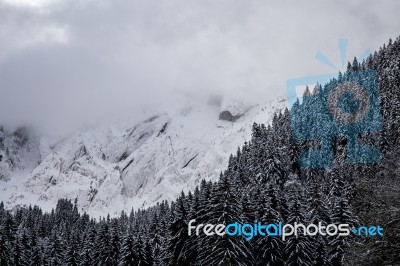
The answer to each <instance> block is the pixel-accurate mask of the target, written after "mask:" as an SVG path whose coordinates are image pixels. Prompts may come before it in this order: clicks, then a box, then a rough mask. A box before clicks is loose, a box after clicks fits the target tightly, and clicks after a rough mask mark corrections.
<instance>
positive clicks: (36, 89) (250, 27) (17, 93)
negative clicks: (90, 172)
mask: <svg viewBox="0 0 400 266" xmlns="http://www.w3.org/2000/svg"><path fill="white" fill-rule="evenodd" d="M349 2H351V3H349ZM399 11H400V1H398V0H393V1H388V0H384V1H376V0H374V1H337V0H335V1H320V0H316V1H310V0H307V1H298V0H297V1H267V0H259V1H258V0H252V1H249V0H197V1H191V0H141V1H139V0H113V1H105V0H98V1H96V0H75V1H72V0H71V1H67V0H0V124H1V123H13V124H15V123H23V122H31V123H37V122H43V121H46V122H51V123H54V121H58V122H60V121H66V120H67V119H71V118H75V117H79V119H82V118H83V117H85V118H88V119H89V118H92V116H93V114H103V113H107V112H109V111H111V110H113V111H114V112H115V113H123V114H127V113H130V114H133V115H134V114H135V113H136V112H138V110H143V109H151V110H161V109H162V108H164V106H165V105H171V104H175V103H176V102H181V101H182V99H190V98H196V99H197V98H198V97H200V96H204V95H207V94H210V93H221V94H224V95H230V96H233V97H246V100H247V98H248V99H249V100H254V99H257V100H258V101H260V102H266V101H268V100H269V99H271V98H274V97H276V96H277V95H285V82H286V80H287V79H288V78H293V77H299V76H304V75H316V74H325V73H332V72H334V71H335V69H333V68H330V67H329V66H326V65H324V64H323V63H321V62H320V61H318V60H316V59H315V54H316V53H317V51H321V52H323V53H324V54H325V55H326V56H327V57H328V58H330V59H331V60H332V62H333V63H334V64H337V65H338V66H340V65H341V64H340V53H339V48H338V39H340V38H347V39H348V41H349V43H348V44H349V46H348V59H350V58H352V57H353V56H358V55H361V54H362V53H363V52H364V51H365V50H367V49H371V50H375V49H377V48H379V47H380V46H381V45H382V44H383V43H385V42H387V40H388V39H389V38H390V37H391V38H393V39H394V38H396V37H397V36H398V35H399V34H400V19H399V14H398V13H399Z"/></svg>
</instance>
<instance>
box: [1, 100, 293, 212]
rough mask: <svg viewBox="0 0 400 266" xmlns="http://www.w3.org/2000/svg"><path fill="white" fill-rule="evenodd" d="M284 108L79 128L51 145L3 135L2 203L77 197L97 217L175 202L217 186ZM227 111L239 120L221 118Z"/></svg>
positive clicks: (199, 110)
mask: <svg viewBox="0 0 400 266" xmlns="http://www.w3.org/2000/svg"><path fill="white" fill-rule="evenodd" d="M285 106H286V102H285V101H284V100H283V99H282V98H281V99H278V100H276V101H271V102H269V103H267V104H264V105H257V106H253V107H252V108H248V110H246V111H245V112H244V113H243V111H241V113H238V112H235V110H234V109H232V108H235V105H226V106H225V107H224V105H222V107H221V106H216V105H214V106H210V105H207V106H206V105H204V106H202V107H196V108H181V109H179V110H176V111H174V112H168V113H162V114H159V115H155V116H152V117H149V118H148V119H146V120H144V121H142V122H140V123H138V124H136V125H134V124H130V123H128V122H120V123H113V124H108V125H101V126H96V127H91V128H85V129H81V130H80V131H79V132H77V133H75V134H72V135H69V136H68V137H66V138H63V139H61V140H59V141H57V142H53V143H55V144H52V145H49V144H46V143H47V141H45V140H44V138H39V137H34V136H32V134H30V132H22V133H23V134H21V135H22V136H19V135H18V134H17V135H16V134H15V132H14V133H10V132H7V130H6V129H3V130H2V131H1V132H0V134H1V135H0V155H1V156H2V160H1V161H0V171H1V172H2V175H3V176H2V177H0V201H4V203H5V205H6V207H8V208H12V207H14V206H17V205H29V204H38V205H40V206H41V207H42V208H44V209H45V210H46V209H50V208H52V207H54V206H55V203H56V202H57V200H58V199H59V198H69V199H75V198H77V199H78V206H79V208H80V210H81V211H85V212H87V213H89V214H91V215H93V216H94V217H98V216H104V215H106V214H107V213H110V214H111V215H116V214H119V213H120V212H121V211H122V210H126V211H127V210H130V209H131V208H135V209H136V208H142V207H148V206H151V205H154V204H155V203H156V202H157V201H161V200H174V199H175V198H176V197H177V196H178V195H179V194H180V192H181V191H182V190H183V191H185V192H187V191H189V190H191V189H193V188H194V187H195V186H196V185H198V184H199V182H200V180H201V179H203V178H204V179H206V180H217V179H218V177H219V173H220V172H221V171H223V170H224V169H226V167H227V164H228V159H229V155H230V154H232V153H233V154H234V153H236V150H237V148H238V146H241V145H243V143H244V142H245V141H248V140H249V139H250V135H251V126H252V124H253V123H254V122H257V123H268V122H269V121H270V120H271V119H272V117H273V114H274V113H275V112H277V111H279V110H281V109H283V108H284V107H285ZM224 108H225V109H224ZM241 108H242V107H240V108H239V109H241ZM222 111H230V112H231V113H232V114H233V115H234V116H235V119H234V120H235V121H234V122H231V121H228V120H220V119H219V118H220V114H221V112H222ZM24 134H25V135H24Z"/></svg>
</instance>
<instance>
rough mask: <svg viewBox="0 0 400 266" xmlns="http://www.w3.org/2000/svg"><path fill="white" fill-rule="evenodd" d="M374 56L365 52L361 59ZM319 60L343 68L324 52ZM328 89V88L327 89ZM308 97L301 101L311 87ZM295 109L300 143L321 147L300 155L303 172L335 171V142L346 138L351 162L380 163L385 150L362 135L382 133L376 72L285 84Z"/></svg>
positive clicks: (294, 123) (292, 112) (341, 42)
mask: <svg viewBox="0 0 400 266" xmlns="http://www.w3.org/2000/svg"><path fill="white" fill-rule="evenodd" d="M339 46H340V51H341V57H342V67H343V66H344V62H345V55H346V49H347V40H339ZM369 54H370V52H369V51H367V52H365V53H364V54H363V55H362V56H361V57H360V58H361V59H365V58H366V57H367V56H368V55H369ZM316 58H317V59H318V60H320V61H322V62H324V63H325V64H327V65H329V66H332V67H334V68H335V69H338V68H337V67H336V66H335V65H333V64H332V63H331V62H330V61H329V60H328V59H327V58H326V57H325V56H324V55H323V54H322V53H321V52H318V53H317V55H316ZM322 85H323V86H322ZM312 86H314V89H313V90H311V91H310V92H309V93H307V94H305V95H303V97H301V96H300V97H299V95H298V94H299V93H298V92H299V89H304V88H306V87H308V88H309V89H310V88H311V89H312ZM286 88H287V95H288V104H289V108H290V118H291V131H292V137H293V139H294V140H295V141H298V142H304V141H318V142H319V143H320V145H319V147H318V148H316V149H310V150H307V151H304V152H303V153H302V154H300V156H299V163H300V166H301V167H303V168H331V167H332V161H333V149H332V139H333V137H338V136H343V137H346V139H347V158H346V161H347V163H353V164H357V163H378V162H379V161H380V159H381V154H380V151H379V150H378V149H377V148H375V147H374V146H372V145H369V144H366V143H361V142H360V136H362V135H363V134H367V133H371V132H377V131H379V130H380V129H381V126H382V125H381V119H380V107H379V93H378V81H377V75H376V72H375V71H374V70H369V69H363V70H355V69H353V70H351V71H348V72H345V73H344V74H341V73H339V74H338V73H333V74H326V75H319V76H306V77H300V78H294V79H289V80H287V82H286Z"/></svg>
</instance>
